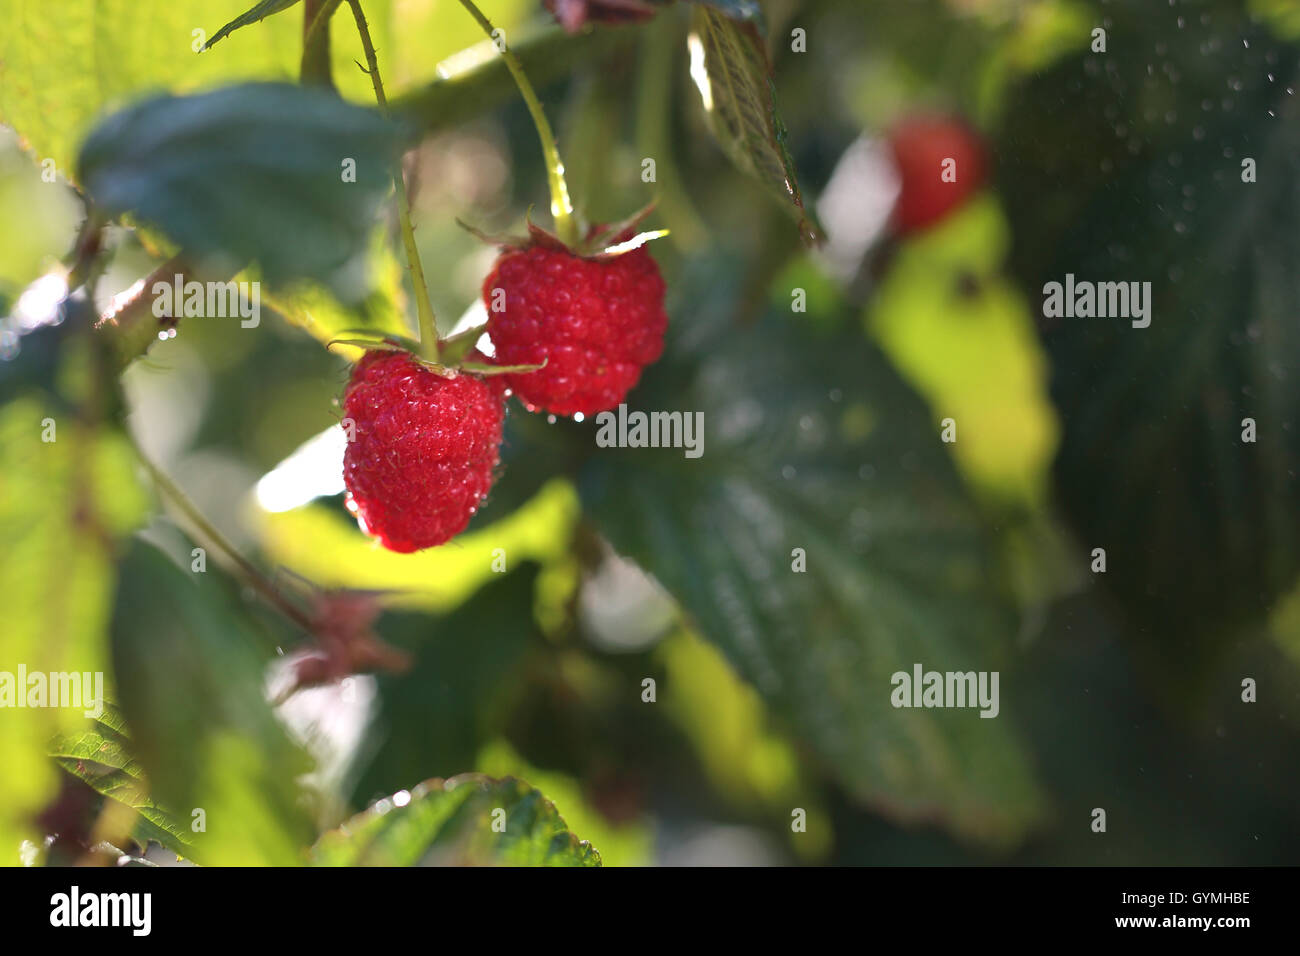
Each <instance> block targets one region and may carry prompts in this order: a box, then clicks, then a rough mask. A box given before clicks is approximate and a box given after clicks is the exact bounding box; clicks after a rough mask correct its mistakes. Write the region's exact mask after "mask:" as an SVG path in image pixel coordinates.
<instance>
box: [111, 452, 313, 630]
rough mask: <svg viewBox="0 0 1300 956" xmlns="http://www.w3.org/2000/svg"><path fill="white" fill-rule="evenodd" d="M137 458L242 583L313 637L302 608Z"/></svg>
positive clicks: (144, 458)
mask: <svg viewBox="0 0 1300 956" xmlns="http://www.w3.org/2000/svg"><path fill="white" fill-rule="evenodd" d="M136 454H137V456H138V457H139V459H140V461H141V463H143V465H144V467H145V470H146V471H148V472H149V477H150V478H152V479H153V482H154V484H155V485H157V486H158V488H159V490H160V491H162V493H163V494H164V495H166V497H167V498H169V499H170V500H171V502H172V504H174V505H175V506H176V508H177V509H178V510H179V511H180V512H181V514H183V515H184V516H185V517H186V519H187V520H188V521H189V522H190V523H191V524H193V525H194V528H195V530H197V531H198V532H199V534H200V536H202V537H203V538H205V539H206V540H207V542H208V543H209V544H211V545H212V546H214V547H216V548H217V549H218V550H219V551H221V552H222V553H223V554H225V556H226V557H227V559H229V560H230V562H231V563H232V564H234V565H235V568H236V569H237V570H238V572H239V575H240V577H241V578H242V579H243V580H244V582H245V583H246V584H248V586H249V587H251V588H252V589H253V590H255V591H256V592H257V593H258V594H260V595H261V596H262V597H263V598H265V599H266V600H267V602H269V603H270V604H271V606H272V607H274V608H275V609H276V610H277V611H279V612H280V613H281V614H283V615H284V616H285V617H287V618H288V619H289V620H290V621H292V622H293V623H295V624H297V625H298V626H299V627H301V628H302V629H303V630H304V631H306V632H307V633H308V634H314V633H315V627H314V626H313V624H312V621H311V618H309V617H308V616H307V614H306V613H305V612H304V611H303V610H302V608H300V607H298V606H297V605H296V604H294V603H293V602H292V601H290V600H289V599H288V598H286V597H285V596H284V595H283V594H281V593H280V591H279V589H278V588H276V586H275V585H274V584H272V583H271V582H270V581H269V580H267V578H266V576H265V575H264V574H262V572H261V571H260V570H258V568H257V567H256V566H255V565H254V564H253V562H251V561H249V560H248V559H247V558H246V557H244V556H243V555H242V554H240V553H239V551H238V550H237V549H236V548H235V546H234V545H233V544H232V543H231V542H230V541H229V539H227V538H226V536H225V535H223V534H222V533H221V532H220V531H218V530H217V529H216V527H215V526H214V525H213V524H212V522H210V521H209V520H208V519H207V517H206V516H205V515H204V514H203V512H202V511H200V510H199V508H198V505H196V504H195V503H194V502H192V501H190V499H189V497H188V496H187V495H186V494H185V492H183V491H181V489H180V487H179V486H178V485H177V484H176V483H175V482H174V481H172V480H171V478H169V477H168V476H167V474H166V473H165V472H164V471H163V470H162V469H161V468H159V467H158V466H157V465H155V464H154V463H153V462H152V461H150V460H149V458H148V457H147V456H146V455H145V454H144V452H143V451H142V450H140V449H137V450H136Z"/></svg>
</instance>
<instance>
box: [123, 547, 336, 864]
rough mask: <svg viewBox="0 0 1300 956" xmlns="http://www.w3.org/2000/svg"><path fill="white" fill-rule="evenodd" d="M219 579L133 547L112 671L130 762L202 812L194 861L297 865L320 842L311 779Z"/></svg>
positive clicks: (186, 812) (187, 811)
mask: <svg viewBox="0 0 1300 956" xmlns="http://www.w3.org/2000/svg"><path fill="white" fill-rule="evenodd" d="M239 606H240V602H239V599H238V597H237V595H235V594H234V593H232V591H231V590H230V588H229V587H228V585H227V582H226V581H225V580H224V579H223V577H222V576H221V574H220V573H219V572H217V571H215V570H213V569H209V570H208V571H206V572H203V573H192V572H190V571H189V570H188V569H187V570H184V571H183V570H181V569H180V568H179V567H178V566H177V565H176V564H174V563H173V562H172V561H171V560H170V559H169V558H167V557H166V556H164V555H163V553H162V552H160V551H159V550H157V549H156V548H154V547H153V546H151V545H148V544H145V543H144V542H142V541H139V540H137V541H135V542H134V543H133V544H132V547H131V550H130V552H129V553H128V554H127V556H126V558H125V560H124V561H123V564H122V571H121V580H120V583H119V587H118V592H117V605H116V608H115V610H114V614H113V627H112V642H113V672H114V678H115V683H116V685H117V687H118V691H119V695H120V698H121V700H120V703H121V707H122V712H123V714H124V715H125V717H126V720H127V722H128V725H129V726H130V728H131V739H132V741H133V752H134V753H135V754H136V755H137V756H138V757H139V759H140V762H141V764H142V765H143V766H144V768H145V771H146V773H147V776H148V779H149V780H150V782H151V783H152V784H153V788H154V791H155V793H156V796H157V797H158V799H159V801H160V802H161V803H163V804H164V805H166V806H168V807H171V808H174V810H175V811H176V813H177V814H178V815H180V816H181V817H182V818H189V817H192V816H193V811H194V810H196V809H201V810H203V816H204V817H205V820H206V829H205V830H204V831H202V832H197V833H195V834H194V835H193V843H194V854H193V855H194V857H195V859H196V860H198V861H199V862H203V863H212V864H216V865H224V864H240V865H248V864H250V863H254V862H261V863H270V864H276V865H292V864H294V863H296V862H298V859H299V853H300V850H301V847H302V846H304V845H305V844H306V843H307V842H309V841H310V839H311V826H310V823H309V821H308V820H307V818H306V815H305V812H304V809H303V807H302V806H301V803H300V797H301V795H300V793H299V790H298V787H297V784H296V777H297V776H298V775H299V774H301V773H303V772H305V771H306V770H307V769H309V765H308V762H307V760H306V758H305V757H304V755H303V754H302V752H301V751H300V750H299V749H298V748H297V747H296V746H294V745H293V744H292V743H291V742H290V741H289V739H288V738H287V736H286V735H285V733H284V731H283V729H282V728H281V726H280V724H279V723H278V722H277V720H276V718H275V716H274V714H273V713H272V711H271V708H270V705H269V704H268V703H267V700H266V696H265V693H264V681H265V668H266V665H267V662H268V658H269V655H268V654H264V653H261V652H260V649H259V647H258V645H257V643H256V638H255V636H254V634H253V633H252V632H251V630H250V627H249V625H248V623H246V621H245V620H244V618H243V617H241V616H240V614H239V610H238V609H239Z"/></svg>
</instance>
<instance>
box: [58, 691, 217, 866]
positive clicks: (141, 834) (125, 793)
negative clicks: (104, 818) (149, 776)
mask: <svg viewBox="0 0 1300 956" xmlns="http://www.w3.org/2000/svg"><path fill="white" fill-rule="evenodd" d="M130 744H131V742H130V739H129V738H128V736H127V729H126V722H125V720H124V719H123V718H122V715H121V714H120V713H119V712H118V711H117V710H116V709H115V708H113V707H112V705H110V704H105V706H104V713H103V714H101V715H100V716H99V718H97V719H96V720H94V721H93V725H92V728H91V729H89V730H82V731H78V732H75V733H69V734H60V735H59V736H57V737H55V738H54V740H52V741H51V742H50V745H49V754H50V756H51V757H52V758H53V759H54V762H55V763H56V764H58V765H59V766H60V767H62V768H63V769H64V770H66V771H67V772H68V773H70V774H72V775H73V776H74V777H76V778H77V779H78V780H81V781H82V782H84V783H86V784H87V785H89V786H90V787H91V788H92V789H94V790H95V791H96V792H98V793H101V794H103V795H104V796H106V797H109V798H110V799H112V800H116V801H117V802H118V803H122V804H125V805H126V806H128V807H130V808H131V809H133V810H135V811H137V812H138V813H139V814H140V821H139V823H138V824H137V826H136V828H135V836H136V839H137V840H139V841H140V842H141V843H144V842H146V841H148V840H153V841H155V842H157V843H159V844H161V845H162V846H165V847H167V849H169V850H171V851H172V852H173V853H175V854H177V855H178V856H189V854H190V853H191V852H192V846H191V844H190V839H189V838H190V830H189V827H188V826H187V825H186V824H185V823H184V822H182V821H181V820H180V819H178V818H177V817H176V816H175V815H174V814H172V813H170V812H169V811H167V810H166V809H164V808H163V807H161V806H159V805H158V804H157V803H155V802H154V801H153V800H152V799H151V798H150V797H149V784H148V782H147V781H146V780H145V777H144V768H143V767H142V766H141V765H140V763H139V761H137V760H136V759H135V758H134V757H132V756H131V754H130Z"/></svg>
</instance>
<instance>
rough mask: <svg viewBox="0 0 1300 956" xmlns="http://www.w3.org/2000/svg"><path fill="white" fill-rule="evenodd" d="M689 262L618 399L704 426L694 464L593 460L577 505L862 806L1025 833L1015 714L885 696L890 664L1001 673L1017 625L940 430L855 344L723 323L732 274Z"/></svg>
mask: <svg viewBox="0 0 1300 956" xmlns="http://www.w3.org/2000/svg"><path fill="white" fill-rule="evenodd" d="M700 270H701V271H699V272H698V273H696V274H694V275H693V276H691V277H688V278H679V279H678V281H677V282H676V283H675V284H674V303H675V304H674V305H673V306H672V307H670V310H669V311H670V312H671V313H672V314H673V316H674V321H673V322H672V323H671V325H670V333H669V338H670V342H669V346H668V351H667V353H666V355H665V357H664V358H663V359H662V360H661V361H660V362H659V363H657V364H656V365H654V366H651V368H649V369H648V370H647V372H646V374H645V377H644V380H643V384H642V386H641V387H640V388H638V389H637V391H635V392H633V394H632V396H631V397H630V400H629V407H630V409H632V410H638V409H641V410H654V411H665V412H673V411H680V412H682V413H683V414H696V413H699V414H702V415H703V421H704V442H703V446H702V451H703V453H702V455H701V456H700V457H698V458H695V459H691V458H687V457H686V456H685V454H684V450H683V449H680V448H657V449H656V448H602V449H600V450H599V451H598V452H597V453H596V455H595V457H593V458H592V460H591V461H590V462H589V463H588V465H587V466H586V468H585V470H584V471H583V473H582V474H581V476H580V481H579V491H580V493H581V495H582V497H583V500H584V504H585V506H586V508H587V510H588V513H589V515H590V516H591V517H592V518H593V519H594V521H595V523H596V525H597V527H598V528H599V529H600V531H601V532H602V533H603V534H604V535H606V537H608V539H609V540H610V542H611V543H612V544H613V545H614V547H615V548H616V549H617V550H618V551H619V552H621V553H622V554H624V555H627V556H628V557H630V558H632V559H633V560H635V561H637V562H638V563H639V564H640V565H641V566H642V567H643V568H645V569H646V570H647V571H649V572H650V573H652V574H654V575H655V577H657V578H658V579H659V581H660V582H661V583H662V584H663V585H664V586H665V587H666V588H667V589H668V590H669V591H670V592H671V593H672V594H673V595H674V596H675V597H676V598H677V599H678V601H680V602H681V604H682V605H683V607H684V608H685V610H686V611H687V612H688V614H689V615H690V616H691V617H692V618H693V619H694V623H695V625H696V626H697V628H698V630H699V632H700V633H701V635H702V636H703V637H705V638H706V639H707V640H709V641H711V642H712V643H714V644H716V645H717V646H718V647H719V648H720V649H721V650H722V651H723V653H724V654H725V655H726V657H727V659H728V660H729V661H730V663H731V665H732V666H733V667H734V668H735V669H736V671H737V672H738V673H739V674H740V675H741V676H742V677H743V678H744V679H745V680H747V681H748V682H749V683H751V684H752V685H753V686H754V687H755V688H756V689H757V690H758V692H759V693H760V694H761V695H762V696H763V698H764V699H765V700H766V702H767V703H768V705H769V706H770V707H771V708H772V710H773V712H774V713H775V714H776V715H777V716H778V717H779V718H781V719H783V720H784V721H787V722H788V723H789V726H790V728H791V729H792V731H793V732H794V733H795V734H796V735H797V736H799V737H801V738H802V739H803V740H804V741H805V742H806V743H807V744H808V745H809V746H810V747H811V748H812V749H813V750H814V751H815V752H816V753H817V754H818V755H819V756H820V757H821V758H822V762H823V763H824V764H825V766H826V767H827V769H828V770H829V771H830V772H831V773H833V774H835V775H836V776H837V777H838V778H839V779H840V781H841V782H842V783H843V784H844V785H845V786H846V787H847V788H848V789H849V790H850V791H851V792H852V793H853V794H854V795H855V796H856V797H857V798H858V799H859V800H861V801H864V802H866V803H868V804H870V805H873V806H875V807H877V808H879V809H880V810H882V811H883V812H885V813H886V814H888V815H889V816H891V817H894V818H895V819H898V820H903V821H912V822H915V821H920V820H941V821H943V822H944V823H945V824H946V825H947V826H948V827H950V828H951V829H952V830H953V831H955V832H956V833H957V834H958V835H960V836H962V837H964V838H966V839H969V840H974V841H983V842H988V843H991V844H996V845H1008V844H1012V843H1014V842H1016V841H1018V840H1019V839H1020V838H1022V837H1023V835H1024V834H1025V833H1026V831H1027V830H1028V829H1029V828H1030V827H1032V826H1033V825H1034V824H1035V823H1036V822H1037V821H1038V818H1039V816H1040V814H1041V810H1042V807H1041V797H1040V794H1039V791H1038V788H1037V786H1036V784H1035V782H1034V779H1033V775H1032V773H1031V771H1030V768H1029V766H1028V765H1027V761H1026V759H1025V757H1024V756H1023V754H1022V752H1021V748H1020V745H1019V742H1018V738H1017V734H1016V732H1015V731H1014V730H1013V729H1012V727H1011V724H1012V723H1013V722H1014V721H1015V715H1013V714H1008V713H1005V712H1003V713H1002V714H1001V715H1000V716H999V717H998V718H997V719H981V718H980V717H979V715H978V713H977V712H976V711H975V710H973V709H947V710H944V709H920V708H918V709H910V708H908V709H896V708H894V707H893V706H891V700H890V696H891V691H892V689H893V687H892V684H891V676H892V675H893V674H894V673H896V672H898V671H904V672H907V673H908V674H909V675H910V674H911V671H912V667H913V665H914V664H916V663H920V664H922V665H924V667H925V669H927V670H938V671H962V672H965V671H970V670H974V671H1000V670H1002V669H1005V667H1006V666H1007V665H1008V663H1009V662H1010V658H1009V651H1010V648H1009V641H1010V639H1011V638H1012V637H1013V636H1014V634H1015V632H1016V625H1015V619H1014V616H1013V615H1012V613H1011V611H1010V609H1009V607H1008V606H1007V604H1006V602H1005V601H1004V599H1003V598H1002V597H1001V596H1000V591H999V587H998V584H997V582H996V580H995V579H994V578H993V576H992V573H991V572H992V568H991V566H992V564H993V561H992V556H991V552H990V548H989V542H988V540H987V538H986V536H985V534H984V532H983V530H982V528H981V526H980V523H979V521H978V518H977V516H976V514H975V512H974V509H973V507H972V505H971V503H970V502H969V500H968V499H967V497H966V495H965V493H964V490H963V488H962V486H961V484H960V482H959V481H958V479H957V476H956V474H955V473H954V469H953V465H952V463H951V461H950V460H949V459H948V457H947V456H946V454H945V453H944V450H943V445H942V444H941V443H940V441H939V435H938V431H939V426H938V422H937V421H935V420H934V419H932V418H931V416H930V415H929V414H928V413H927V411H926V410H925V408H924V406H923V405H922V403H921V401H920V400H919V399H918V398H917V396H916V395H914V394H913V393H912V392H911V391H910V390H909V389H908V388H907V387H906V386H905V385H904V384H903V383H902V382H901V381H900V380H899V378H898V376H897V375H896V374H895V373H894V371H893V370H892V369H891V368H890V367H889V366H888V365H887V363H885V362H884V361H883V359H882V358H881V356H880V354H879V353H878V352H877V351H876V350H875V349H874V348H872V347H871V346H869V345H868V344H867V343H865V342H863V341H862V339H861V336H860V335H857V334H855V333H854V332H853V331H848V332H844V333H840V334H837V335H836V336H835V337H833V338H826V339H823V340H818V341H809V339H808V337H807V332H806V330H805V331H801V330H798V329H795V328H793V327H792V326H791V325H790V321H789V313H788V312H784V314H783V310H781V309H780V308H773V309H772V310H771V311H769V312H768V313H767V314H766V315H764V316H763V317H762V318H761V319H759V320H757V321H756V322H755V323H754V324H752V325H749V326H745V327H739V326H736V325H734V324H732V323H730V322H729V321H728V320H727V318H726V317H727V316H729V315H730V314H731V309H730V308H729V307H728V305H727V302H728V300H729V297H730V296H731V295H732V294H733V290H731V289H730V288H728V285H729V283H727V282H725V281H721V280H720V277H722V276H725V275H726V274H727V270H726V269H725V268H722V267H720V266H719V265H718V264H717V263H701V264H700ZM597 424H600V423H599V422H597ZM796 548H798V549H803V551H804V554H805V556H806V568H807V570H806V571H805V572H802V573H800V572H797V571H795V570H793V566H792V561H793V559H794V549H796Z"/></svg>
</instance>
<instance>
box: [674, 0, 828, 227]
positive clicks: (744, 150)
mask: <svg viewBox="0 0 1300 956" xmlns="http://www.w3.org/2000/svg"><path fill="white" fill-rule="evenodd" d="M689 43H690V48H691V78H692V79H693V80H694V81H695V85H696V87H697V88H698V89H699V92H700V98H701V101H702V103H703V106H704V115H705V118H706V119H707V121H708V124H709V128H710V129H711V130H712V131H713V134H714V136H715V137H716V138H717V140H718V143H719V144H720V145H721V146H722V148H723V150H724V151H725V152H726V153H727V155H728V156H729V157H730V158H731V161H732V162H733V163H735V164H736V166H737V167H738V168H740V169H741V170H743V171H744V172H746V173H748V174H749V175H751V176H753V177H754V178H755V179H757V180H758V181H759V182H760V183H761V184H762V185H763V186H764V187H765V188H766V189H767V191H768V192H769V193H770V194H772V195H773V196H775V197H776V198H777V199H778V200H780V202H781V204H782V205H783V207H784V208H786V209H787V210H788V211H789V212H790V213H791V215H793V216H794V218H795V219H796V221H797V222H798V223H799V232H800V235H801V236H802V237H803V239H804V240H805V241H806V242H815V241H817V240H818V239H819V238H820V230H819V228H818V227H817V224H816V223H815V222H814V220H813V217H812V215H811V214H810V213H809V212H808V211H807V210H805V209H804V204H803V197H802V196H801V195H800V193H799V184H798V181H797V179H796V177H795V171H794V161H793V160H792V159H791V158H790V152H789V150H788V149H787V148H786V143H785V139H786V130H785V124H784V123H783V122H782V121H781V117H780V114H779V113H778V112H777V109H776V95H775V87H774V85H773V83H772V68H771V65H770V64H769V63H768V61H767V52H766V50H765V49H764V46H763V40H762V37H761V36H760V35H759V33H758V28H757V27H756V26H755V25H754V24H753V23H749V22H738V21H736V20H733V19H731V18H730V17H728V16H726V15H725V14H723V13H720V12H719V11H718V10H717V9H715V8H713V7H710V6H698V7H696V8H695V11H694V14H693V16H692V19H691V34H690V37H689Z"/></svg>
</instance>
